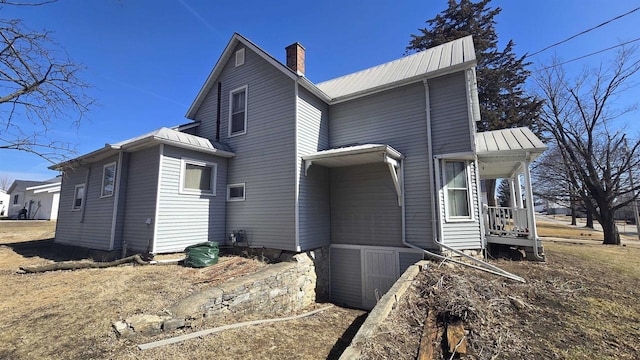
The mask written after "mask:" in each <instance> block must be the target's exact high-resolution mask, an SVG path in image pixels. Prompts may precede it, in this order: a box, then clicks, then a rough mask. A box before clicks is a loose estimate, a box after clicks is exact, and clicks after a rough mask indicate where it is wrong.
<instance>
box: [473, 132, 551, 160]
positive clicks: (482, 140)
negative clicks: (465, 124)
mask: <svg viewBox="0 0 640 360" xmlns="http://www.w3.org/2000/svg"><path fill="white" fill-rule="evenodd" d="M477 135H478V141H477V143H476V153H477V154H478V156H491V155H495V156H500V155H507V156H508V155H511V154H513V153H526V152H529V153H530V154H536V155H535V156H536V157H537V156H538V155H540V154H542V153H543V152H544V151H545V150H546V149H547V146H546V145H545V144H544V143H543V142H542V141H541V140H540V139H538V137H537V136H536V135H535V134H534V133H533V131H531V130H529V128H527V127H519V128H512V129H502V130H494V131H485V132H479V133H478V134H477ZM531 160H533V159H531Z"/></svg>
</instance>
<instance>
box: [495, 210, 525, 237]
mask: <svg viewBox="0 0 640 360" xmlns="http://www.w3.org/2000/svg"><path fill="white" fill-rule="evenodd" d="M485 210H486V211H485V219H484V220H485V225H486V226H485V229H486V231H487V233H488V234H489V235H501V236H513V237H527V236H528V235H529V224H528V221H527V209H526V208H515V207H504V206H486V207H485Z"/></svg>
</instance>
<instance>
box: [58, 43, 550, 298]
mask: <svg viewBox="0 0 640 360" xmlns="http://www.w3.org/2000/svg"><path fill="white" fill-rule="evenodd" d="M304 57H305V50H304V48H303V47H302V46H301V45H300V44H298V43H295V44H293V45H291V46H289V47H287V48H286V65H285V64H283V63H281V62H279V61H278V60H277V59H276V58H274V57H273V56H271V55H269V54H267V53H266V52H265V51H263V50H262V49H260V48H259V47H258V46H257V45H255V44H254V43H252V42H251V41H249V40H247V39H246V38H244V37H243V36H241V35H239V34H234V35H233V36H232V38H231V40H230V41H229V43H228V45H227V47H226V48H225V50H224V52H223V53H222V56H221V57H220V59H219V60H218V62H217V64H216V65H215V67H214V68H213V70H212V72H211V74H210V75H209V77H208V78H207V80H206V81H205V83H204V85H203V87H202V89H201V90H200V92H199V93H198V95H197V96H196V98H195V100H194V102H193V104H192V105H191V107H190V108H189V110H188V111H187V114H186V117H187V118H188V119H190V120H192V122H191V123H189V124H186V125H182V126H178V127H176V128H173V129H168V128H162V129H159V130H156V131H154V132H151V133H149V134H146V135H142V136H140V137H137V138H133V139H130V140H126V141H123V142H120V143H117V144H110V145H106V146H105V147H104V148H102V149H99V150H96V151H94V152H92V153H89V154H86V155H83V156H80V157H78V158H76V159H73V160H71V161H68V162H65V163H61V164H57V165H55V166H53V167H52V168H54V169H60V170H63V171H64V173H65V177H64V181H63V186H62V192H61V200H60V214H59V217H58V227H57V232H56V242H59V243H64V244H72V245H79V246H84V247H90V248H95V249H101V250H107V251H117V250H119V249H122V248H123V247H126V248H127V249H130V250H135V251H146V252H149V253H154V254H155V253H163V252H175V251H182V250H183V249H184V248H185V247H186V246H188V245H191V244H194V243H197V242H201V241H207V240H210V241H218V242H221V243H223V244H224V243H226V244H227V245H231V244H232V243H235V242H239V243H240V244H242V245H245V246H250V247H258V248H269V249H278V250H284V251H290V252H306V251H314V250H318V249H323V250H328V251H315V252H314V253H317V254H329V255H328V256H327V259H324V261H328V263H329V264H330V280H329V283H330V293H331V297H332V299H333V300H334V301H336V302H340V303H344V304H347V305H351V306H355V307H361V308H371V307H372V306H373V305H374V304H375V302H376V296H378V295H381V294H382V293H384V292H385V291H386V290H387V289H388V288H389V287H390V286H391V285H392V284H393V282H395V280H396V279H397V278H398V277H399V275H400V274H401V273H402V271H404V269H406V268H407V267H408V266H409V265H411V264H412V263H414V262H415V261H417V260H419V259H421V258H422V257H423V249H426V250H429V251H435V252H439V253H442V252H445V253H448V252H460V251H463V252H466V253H475V254H481V253H482V252H483V250H484V249H485V248H486V247H487V242H488V241H489V238H491V239H493V241H494V242H499V243H500V242H508V241H509V240H507V239H510V240H513V241H520V243H519V244H518V245H520V246H523V247H525V248H527V249H529V250H530V251H529V252H530V253H532V254H534V255H536V256H540V253H539V250H540V249H539V248H540V246H539V243H538V241H537V236H536V233H535V223H534V222H533V218H532V214H533V212H532V209H531V211H529V210H527V209H522V204H514V207H512V208H503V209H497V208H496V209H488V208H486V207H484V208H483V206H482V205H481V203H480V200H479V199H480V196H479V183H480V180H481V179H483V178H497V177H504V178H508V179H512V180H511V181H512V182H514V183H515V182H518V180H519V179H520V176H519V174H520V173H524V174H525V189H526V191H527V194H528V195H530V192H531V191H530V190H531V189H530V182H527V181H526V180H527V179H528V164H529V162H530V161H532V160H533V159H534V158H535V157H536V156H537V155H539V154H540V153H541V152H542V151H543V150H544V148H545V147H544V145H543V144H542V143H541V142H540V140H538V139H537V138H536V137H535V135H533V133H531V131H529V130H528V129H524V128H521V129H510V130H504V131H500V132H492V133H483V134H484V135H482V136H480V135H479V134H477V133H476V128H475V122H476V121H477V120H479V107H478V99H477V89H476V83H475V64H476V59H475V54H474V48H473V42H472V39H471V37H465V38H462V39H459V40H455V41H453V42H450V43H447V44H444V45H441V46H438V47H435V48H432V49H429V50H427V51H423V52H420V53H417V54H414V55H409V56H406V57H403V58H401V59H398V60H395V61H392V62H389V63H385V64H382V65H379V66H376V67H373V68H370V69H366V70H363V71H360V72H357V73H353V74H349V75H346V76H343V77H340V78H337V79H333V80H329V81H326V82H322V83H318V84H314V83H312V82H311V81H309V80H308V79H307V78H306V77H305V76H304V70H305V68H304ZM514 188H515V186H514ZM518 191H520V186H519V185H518ZM527 203H533V202H527ZM518 205H520V206H519V207H518ZM485 208H486V209H485ZM506 213H508V216H509V218H508V219H509V220H508V221H502V222H498V221H496V220H495V219H493V220H492V219H490V218H489V216H490V215H491V216H493V217H495V218H497V219H498V218H499V215H498V214H500V215H501V216H502V218H503V219H504V214H506ZM516 213H518V214H521V213H522V214H524V218H522V217H519V218H518V220H522V221H524V222H522V221H520V222H519V223H518V224H515V220H516V217H517V216H516V215H515V214H516ZM529 213H530V214H531V216H529ZM527 221H528V222H527ZM527 224H531V226H529V225H527ZM485 228H486V229H489V230H491V231H493V232H492V233H491V232H489V231H488V230H487V231H485ZM523 234H524V237H523V236H522V235H523ZM230 235H231V236H230Z"/></svg>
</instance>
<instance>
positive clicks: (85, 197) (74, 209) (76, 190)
mask: <svg viewBox="0 0 640 360" xmlns="http://www.w3.org/2000/svg"><path fill="white" fill-rule="evenodd" d="M79 187H83V188H84V195H83V197H82V203H81V204H80V207H76V196H77V195H78V188H79ZM86 201H87V187H86V186H85V184H84V183H82V184H78V185H76V186H75V187H74V188H73V198H72V200H71V211H80V210H82V208H83V207H84V203H85V202H86Z"/></svg>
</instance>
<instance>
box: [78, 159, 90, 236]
mask: <svg viewBox="0 0 640 360" xmlns="http://www.w3.org/2000/svg"><path fill="white" fill-rule="evenodd" d="M90 176H91V165H89V166H87V176H86V177H85V179H84V199H82V202H83V204H82V209H80V211H81V213H80V222H81V223H83V222H84V209H86V208H87V194H88V193H89V177H90ZM74 196H75V194H74Z"/></svg>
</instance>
